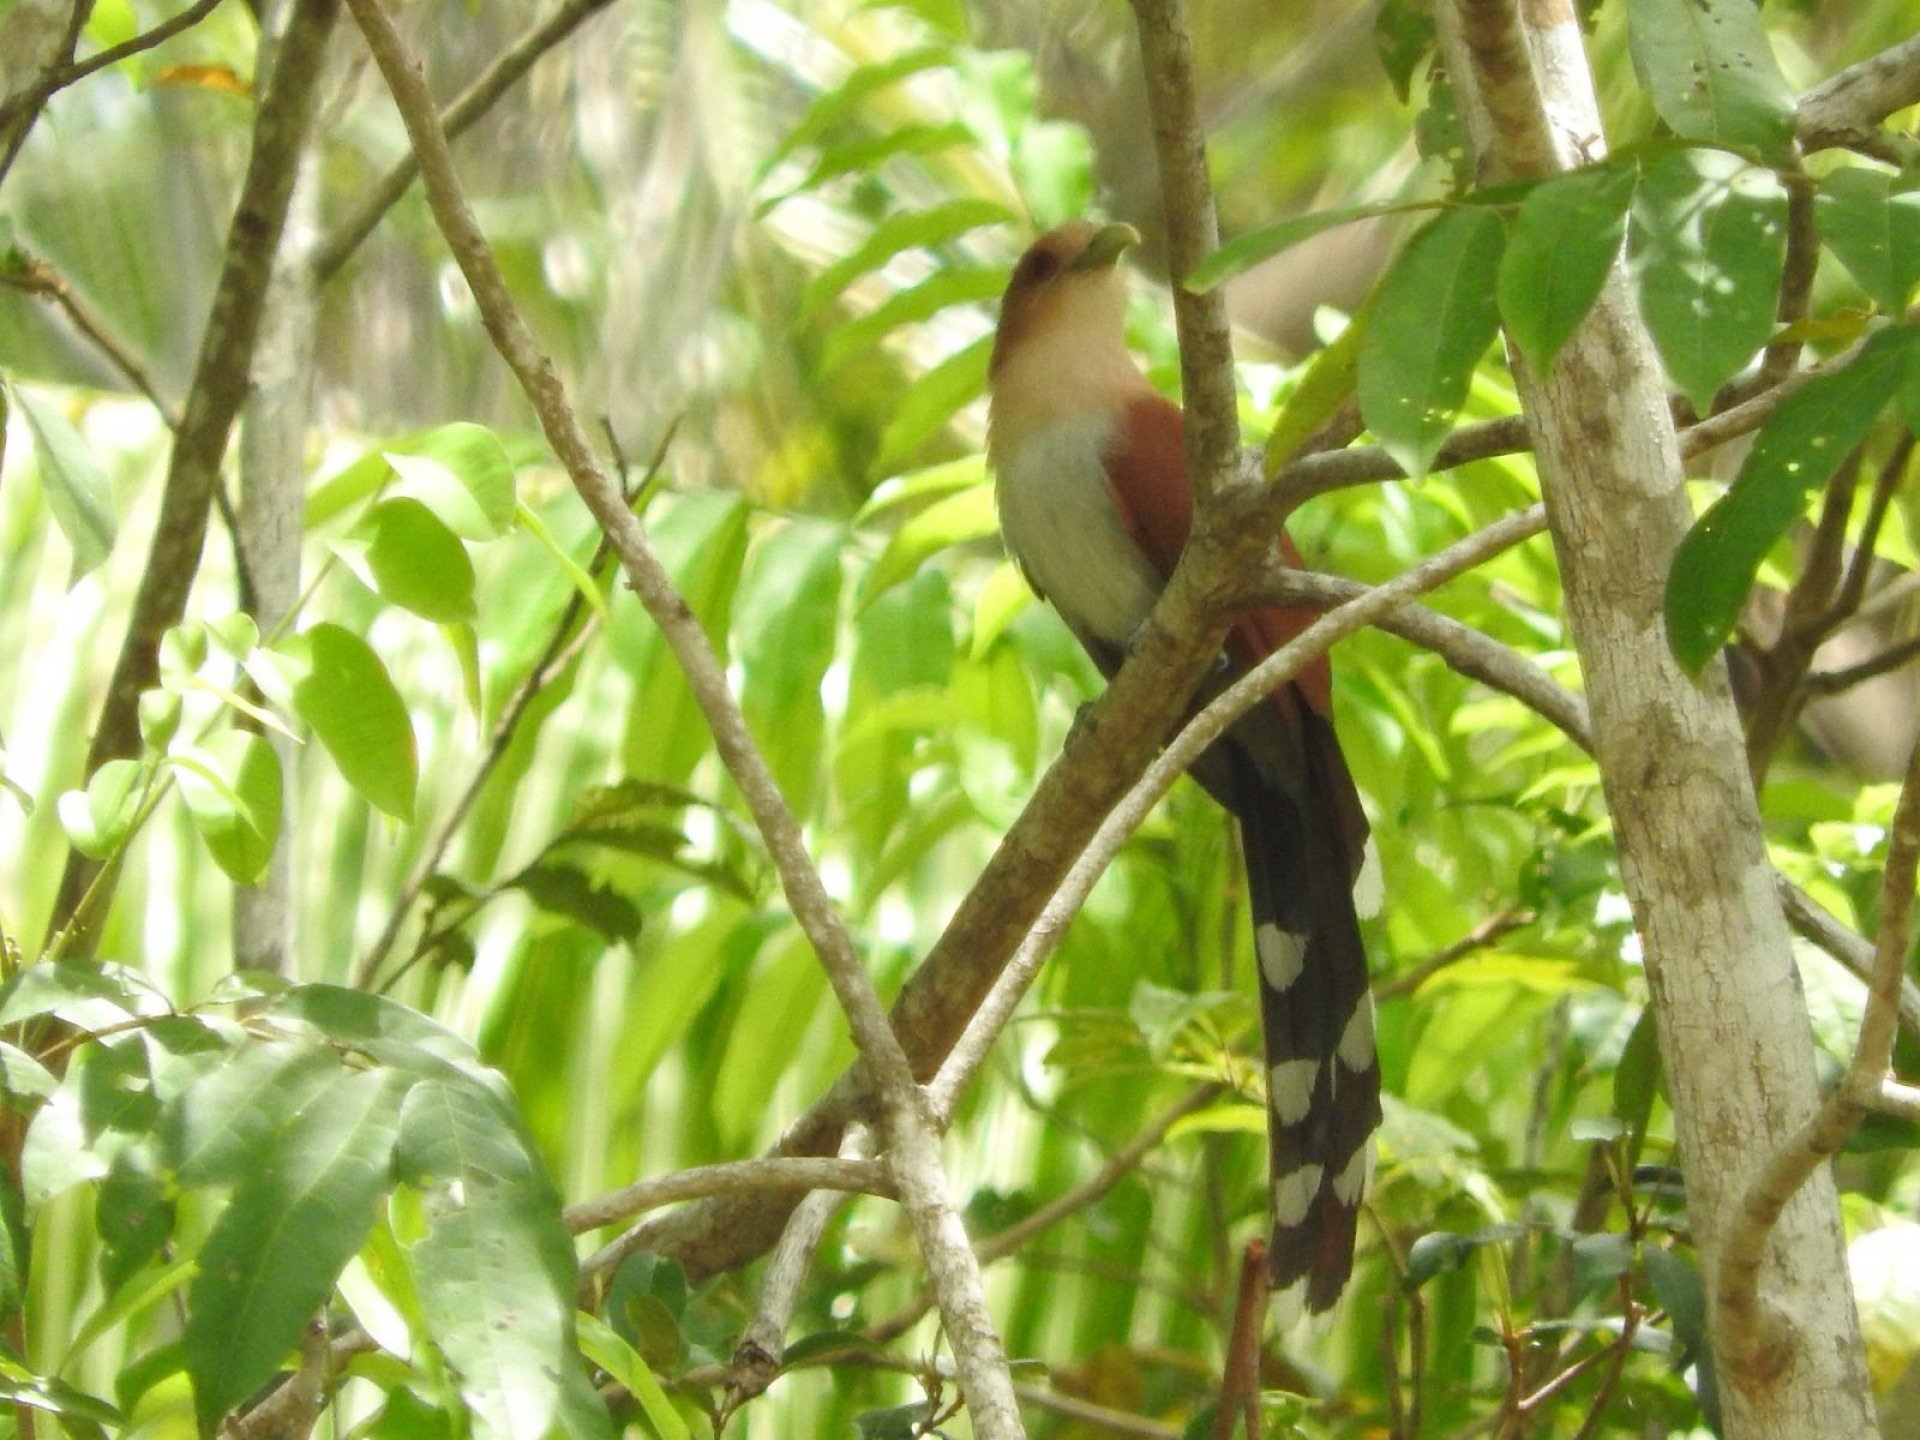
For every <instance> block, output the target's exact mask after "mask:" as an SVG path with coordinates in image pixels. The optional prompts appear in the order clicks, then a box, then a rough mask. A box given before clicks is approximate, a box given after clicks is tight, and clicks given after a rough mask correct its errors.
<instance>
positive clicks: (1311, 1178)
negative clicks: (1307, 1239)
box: [1273, 1165, 1327, 1226]
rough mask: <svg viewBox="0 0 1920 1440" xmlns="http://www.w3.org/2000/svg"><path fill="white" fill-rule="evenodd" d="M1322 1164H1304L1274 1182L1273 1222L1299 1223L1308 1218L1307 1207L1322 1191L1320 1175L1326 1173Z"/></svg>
mask: <svg viewBox="0 0 1920 1440" xmlns="http://www.w3.org/2000/svg"><path fill="white" fill-rule="evenodd" d="M1326 1173H1327V1172H1326V1168H1325V1167H1324V1166H1320V1165H1302V1166H1301V1167H1300V1168H1299V1169H1298V1170H1294V1171H1291V1172H1289V1173H1288V1174H1285V1175H1282V1176H1281V1177H1280V1178H1279V1179H1278V1180H1275V1181H1274V1182H1273V1223H1274V1224H1276V1225H1283V1226H1285V1225H1298V1224H1299V1223H1300V1222H1301V1221H1302V1220H1304V1219H1306V1218H1307V1207H1308V1206H1310V1205H1311V1204H1313V1197H1314V1196H1316V1195H1318V1194H1319V1193H1320V1177H1321V1176H1322V1175H1324V1174H1326Z"/></svg>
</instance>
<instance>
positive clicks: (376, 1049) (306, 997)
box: [268, 985, 505, 1095]
mask: <svg viewBox="0 0 1920 1440" xmlns="http://www.w3.org/2000/svg"><path fill="white" fill-rule="evenodd" d="M268 1013H269V1014H271V1015H273V1016H275V1017H276V1018H284V1019H290V1020H299V1021H301V1022H303V1023H305V1024H307V1025H311V1026H312V1027H313V1028H314V1029H315V1030H317V1031H318V1032H319V1033H320V1034H321V1035H323V1036H325V1037H326V1038H327V1039H328V1040H330V1041H332V1042H334V1043H335V1044H337V1045H342V1046H347V1047H349V1048H351V1049H354V1050H358V1051H360V1052H361V1053H362V1054H364V1055H367V1056H369V1057H371V1058H372V1059H375V1060H378V1061H379V1062H380V1063H381V1064H382V1065H386V1066H388V1067H390V1068H392V1069H395V1070H405V1071H407V1072H408V1073H409V1074H413V1075H420V1076H424V1077H426V1078H429V1079H447V1080H462V1081H474V1082H477V1083H479V1084H481V1085H483V1086H486V1087H488V1088H490V1089H496V1090H498V1091H499V1092H500V1093H501V1094H502V1095H504V1094H505V1089H504V1086H503V1085H502V1083H501V1080H500V1076H499V1075H498V1073H497V1072H495V1071H493V1070H490V1069H488V1068H487V1067H486V1066H485V1065H483V1064H481V1063H480V1059H479V1057H478V1056H477V1055H476V1054H474V1050H473V1046H472V1045H470V1044H468V1043H467V1041H465V1040H464V1039H462V1038H461V1037H460V1036H458V1035H456V1034H455V1033H454V1032H453V1031H451V1030H449V1029H447V1028H446V1026H444V1025H442V1024H440V1022H439V1021H437V1020H433V1019H430V1018H428V1017H427V1016H425V1015H422V1014H421V1013H420V1012H419V1011H417V1010H411V1009H409V1008H407V1007H406V1006H405V1005H402V1004H401V1003H400V1002H399V1001H397V1000H391V999H389V998H388V997H386V996H385V995H375V994H372V993H370V992H368V991H365V990H352V989H349V988H347V987H346V986H344V985H296V986H295V987H294V988H293V989H291V990H289V991H287V992H286V994H284V995H281V996H280V997H278V998H277V999H276V1000H274V1002H273V1004H272V1005H271V1006H270V1007H269V1011H268Z"/></svg>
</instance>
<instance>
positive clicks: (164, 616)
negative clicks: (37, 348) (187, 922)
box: [50, 0, 336, 929]
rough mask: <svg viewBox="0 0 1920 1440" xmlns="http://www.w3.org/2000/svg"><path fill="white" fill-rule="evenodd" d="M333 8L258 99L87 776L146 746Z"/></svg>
mask: <svg viewBox="0 0 1920 1440" xmlns="http://www.w3.org/2000/svg"><path fill="white" fill-rule="evenodd" d="M335 14H336V6H335V3H334V0H296V4H295V7H294V11H293V15H292V17H291V18H290V19H289V21H288V23H287V29H286V33H285V35H284V36H283V37H282V39H281V42H280V45H279V48H278V51H277V56H278V58H277V60H276V62H275V64H274V67H273V75H272V78H271V79H270V80H269V82H268V85H267V93H266V96H265V97H264V98H263V99H262V100H261V102H260V110H259V116H258V119H257V120H256V122H255V124H254V131H253V149H252V153H251V155H250V156H249V159H248V162H247V174H246V179H245V180H244V181H243V182H242V184H241V189H240V200H239V204H238V205H237V206H236V207H235V210H234V216H233V222H232V224H231V225H230V226H229V227H228V231H227V247H226V256H225V259H224V260H223V262H222V265H221V271H220V278H219V281H218V282H217V284H216V286H215V288H214V296H213V305H212V308H211V310H210V311H209V313H208V316H207V325H206V330H205V332H204V334H203V335H202V337H201V342H200V355H199V359H198V360H197V362H196V363H195V366H194V378H193V383H192V385H191V386H190V387H189V389H188V392H187V402H186V405H185V407H184V409H183V410H182V412H181V417H180V425H179V428H178V429H177V430H176V431H175V433H174V442H173V450H172V453H171V454H170V456H169V457H168V463H167V478H166V483H165V489H164V491H163V493H162V496H161V501H160V518H159V521H158V523H157V525H156V526H155V528H154V535H153V545H152V549H151V551H150V552H149V554H148V557H147V564H146V568H145V570H144V571H143V572H142V573H141V576H140V587H139V590H138V591H137V593H136V594H135V596H134V602H133V614H132V616H131V617H130V618H129V620H128V622H127V631H126V636H125V638H124V639H123V640H122V642H121V646H120V653H119V658H118V659H117V660H116V661H115V663H114V669H113V678H112V680H111V681H110V682H109V684H108V688H107V697H106V701H105V703H104V704H103V705H102V706H101V710H100V716H99V719H98V721H97V722H96V724H95V726H94V731H93V739H92V742H91V744H90V745H89V746H88V748H87V765H86V770H87V774H88V775H92V774H93V773H94V772H95V771H96V770H98V769H99V768H100V767H101V766H102V765H104V764H105V763H106V762H107V761H109V760H117V759H122V758H125V757H128V756H132V755H135V754H138V753H139V749H140V718H139V704H140V695H141V692H143V691H144V690H146V689H147V688H148V687H150V686H151V685H152V684H153V683H154V681H155V680H156V679H157V677H158V674H159V649H160V637H161V636H162V635H163V634H165V633H166V631H167V630H168V629H170V628H171V627H172V626H174V625H177V624H178V623H179V622H180V618H181V616H182V615H183V614H185V612H186V601H187V593H188V591H189V590H190V589H191V588H192V585H193V578H194V575H195V574H196V573H197V572H198V570H199V565H200V551H201V548H202V546H203V545H204V543H205V541H206V534H207V516H208V512H209V510H210V509H211V507H212V503H213V493H214V490H215V488H216V484H217V481H218V478H219V474H220V462H221V458H222V456H224V455H225V453H226V449H227V437H228V435H229V433H230V432H231V430H232V428H233V420H234V416H235V415H237V414H238V413H239V409H240V405H241V402H242V401H243V400H245V398H246V390H247V375H248V371H249V369H250V368H251V365H252V360H253V347H254V341H255V338H256V336H257V334H258V331H259V325H260V313H261V305H262V301H263V299H264V297H265V295H266V289H267V282H268V279H269V277H270V276H271V273H272V269H273V260H274V255H275V253H276V252H277V251H278V249H279V245H280V233H281V228H282V226H283V225H284V224H285V222H286V217H287V205H288V202H289V200H290V199H291V197H292V194H293V181H294V176H295V174H296V172H297V171H298V169H299V166H298V163H297V157H298V155H299V153H300V150H301V147H302V146H303V145H304V144H305V142H306V134H307V128H308V125H309V122H310V120H311V118H312V115H313V98H314V89H315V84H316V81H317V79H318V77H319V73H320V69H321V61H322V59H323V58H324V56H325V53H326V42H327V36H328V34H329V33H330V32H331V31H332V29H333V20H334V16H335ZM93 874H94V867H93V864H92V862H90V861H87V860H86V859H85V858H84V857H82V856H81V855H80V854H79V853H78V852H77V851H75V852H71V853H70V854H69V857H68V863H67V867H66V872H65V874H64V875H63V876H62V877H61V886H60V897H59V900H58V901H57V903H56V905H55V910H54V922H53V925H52V926H51V927H50V928H52V929H58V928H59V927H60V925H61V924H62V923H64V921H65V919H66V917H68V916H69V915H71V914H72V913H73V909H74V907H75V906H76V905H77V904H78V903H79V899H80V896H81V895H82V894H83V893H84V892H85V891H86V889H87V886H88V883H89V882H90V880H91V877H92V875H93Z"/></svg>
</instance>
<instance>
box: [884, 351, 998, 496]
mask: <svg viewBox="0 0 1920 1440" xmlns="http://www.w3.org/2000/svg"><path fill="white" fill-rule="evenodd" d="M992 356H993V337H992V336H990V335H989V336H985V337H983V338H982V339H979V340H976V341H975V342H974V343H973V344H971V345H969V346H967V347H966V348H965V349H964V350H961V351H958V352H957V353H955V354H952V355H949V356H948V357H947V358H946V359H944V360H942V361H941V362H940V363H939V364H938V365H936V366H934V367H933V368H932V369H931V370H929V371H927V373H926V374H924V375H922V376H921V377H920V378H919V379H917V380H915V381H914V382H913V384H912V385H910V386H908V387H907V393H906V394H905V395H902V396H901V397H900V402H899V404H897V405H896V406H894V410H893V418H892V419H891V420H889V421H888V422H887V428H886V429H885V430H884V431H882V432H881V435H880V453H879V455H878V456H877V457H876V458H875V459H874V462H873V466H874V470H875V472H876V473H878V474H881V475H890V474H892V473H893V472H894V471H895V470H897V469H899V468H900V466H901V465H902V464H903V463H905V462H906V461H907V460H908V459H910V458H911V457H912V456H913V455H914V454H915V453H917V452H918V451H919V449H920V447H921V446H922V445H925V444H926V443H927V442H928V441H929V440H931V439H933V437H934V436H936V435H938V434H939V433H940V432H941V431H942V430H944V429H945V428H946V426H947V424H948V422H949V421H951V420H952V419H953V417H954V415H955V413H956V412H958V411H959V410H960V409H961V408H962V407H964V406H966V405H967V404H969V403H970V402H972V401H973V400H975V399H977V398H978V397H979V396H980V394H981V393H982V392H983V391H984V390H985V389H986V388H987V362H988V361H989V360H990V359H991V358H992Z"/></svg>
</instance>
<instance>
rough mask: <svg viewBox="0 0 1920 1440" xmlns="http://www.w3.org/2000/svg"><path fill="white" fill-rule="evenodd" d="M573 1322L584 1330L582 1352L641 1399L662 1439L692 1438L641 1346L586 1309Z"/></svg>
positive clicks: (642, 1406) (630, 1393)
mask: <svg viewBox="0 0 1920 1440" xmlns="http://www.w3.org/2000/svg"><path fill="white" fill-rule="evenodd" d="M573 1323H574V1327H575V1328H576V1329H577V1330H578V1331H579V1333H580V1351H581V1353H582V1354H584V1355H585V1356H586V1357H587V1358H588V1359H589V1360H591V1361H592V1362H593V1363H594V1364H595V1365H598V1366H599V1367H600V1368H601V1369H602V1370H604V1371H606V1372H607V1374H608V1376H609V1377H611V1378H612V1379H613V1380H615V1381H617V1382H618V1383H619V1384H621V1385H623V1386H625V1387H626V1391H627V1393H628V1394H629V1395H631V1396H633V1398H634V1399H635V1400H638V1401H639V1402H640V1409H641V1410H642V1411H643V1412H644V1413H645V1414H646V1417H647V1423H648V1424H650V1425H651V1426H653V1431H654V1434H656V1435H658V1436H659V1437H660V1440H692V1434H693V1432H692V1431H690V1430H689V1429H687V1423H686V1421H684V1420H682V1419H681V1418H680V1412H679V1411H677V1410H675V1409H674V1408H673V1402H672V1401H671V1400H669V1399H668V1398H667V1392H666V1391H664V1390H662V1389H661V1388H660V1381H659V1379H658V1378H657V1377H656V1376H655V1375H654V1373H653V1370H652V1369H651V1367H649V1366H648V1364H647V1362H646V1361H645V1360H643V1359H641V1358H640V1352H639V1351H638V1350H635V1349H634V1348H633V1347H632V1346H631V1345H629V1344H628V1343H627V1342H626V1341H625V1340H622V1339H621V1338H620V1336H619V1335H617V1334H616V1333H614V1330H613V1328H612V1327H611V1326H609V1325H608V1324H606V1322H605V1321H603V1320H601V1319H600V1317H599V1316H597V1315H592V1314H589V1313H588V1312H587V1311H585V1310H581V1311H578V1312H576V1313H575V1315H574V1317H573Z"/></svg>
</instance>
